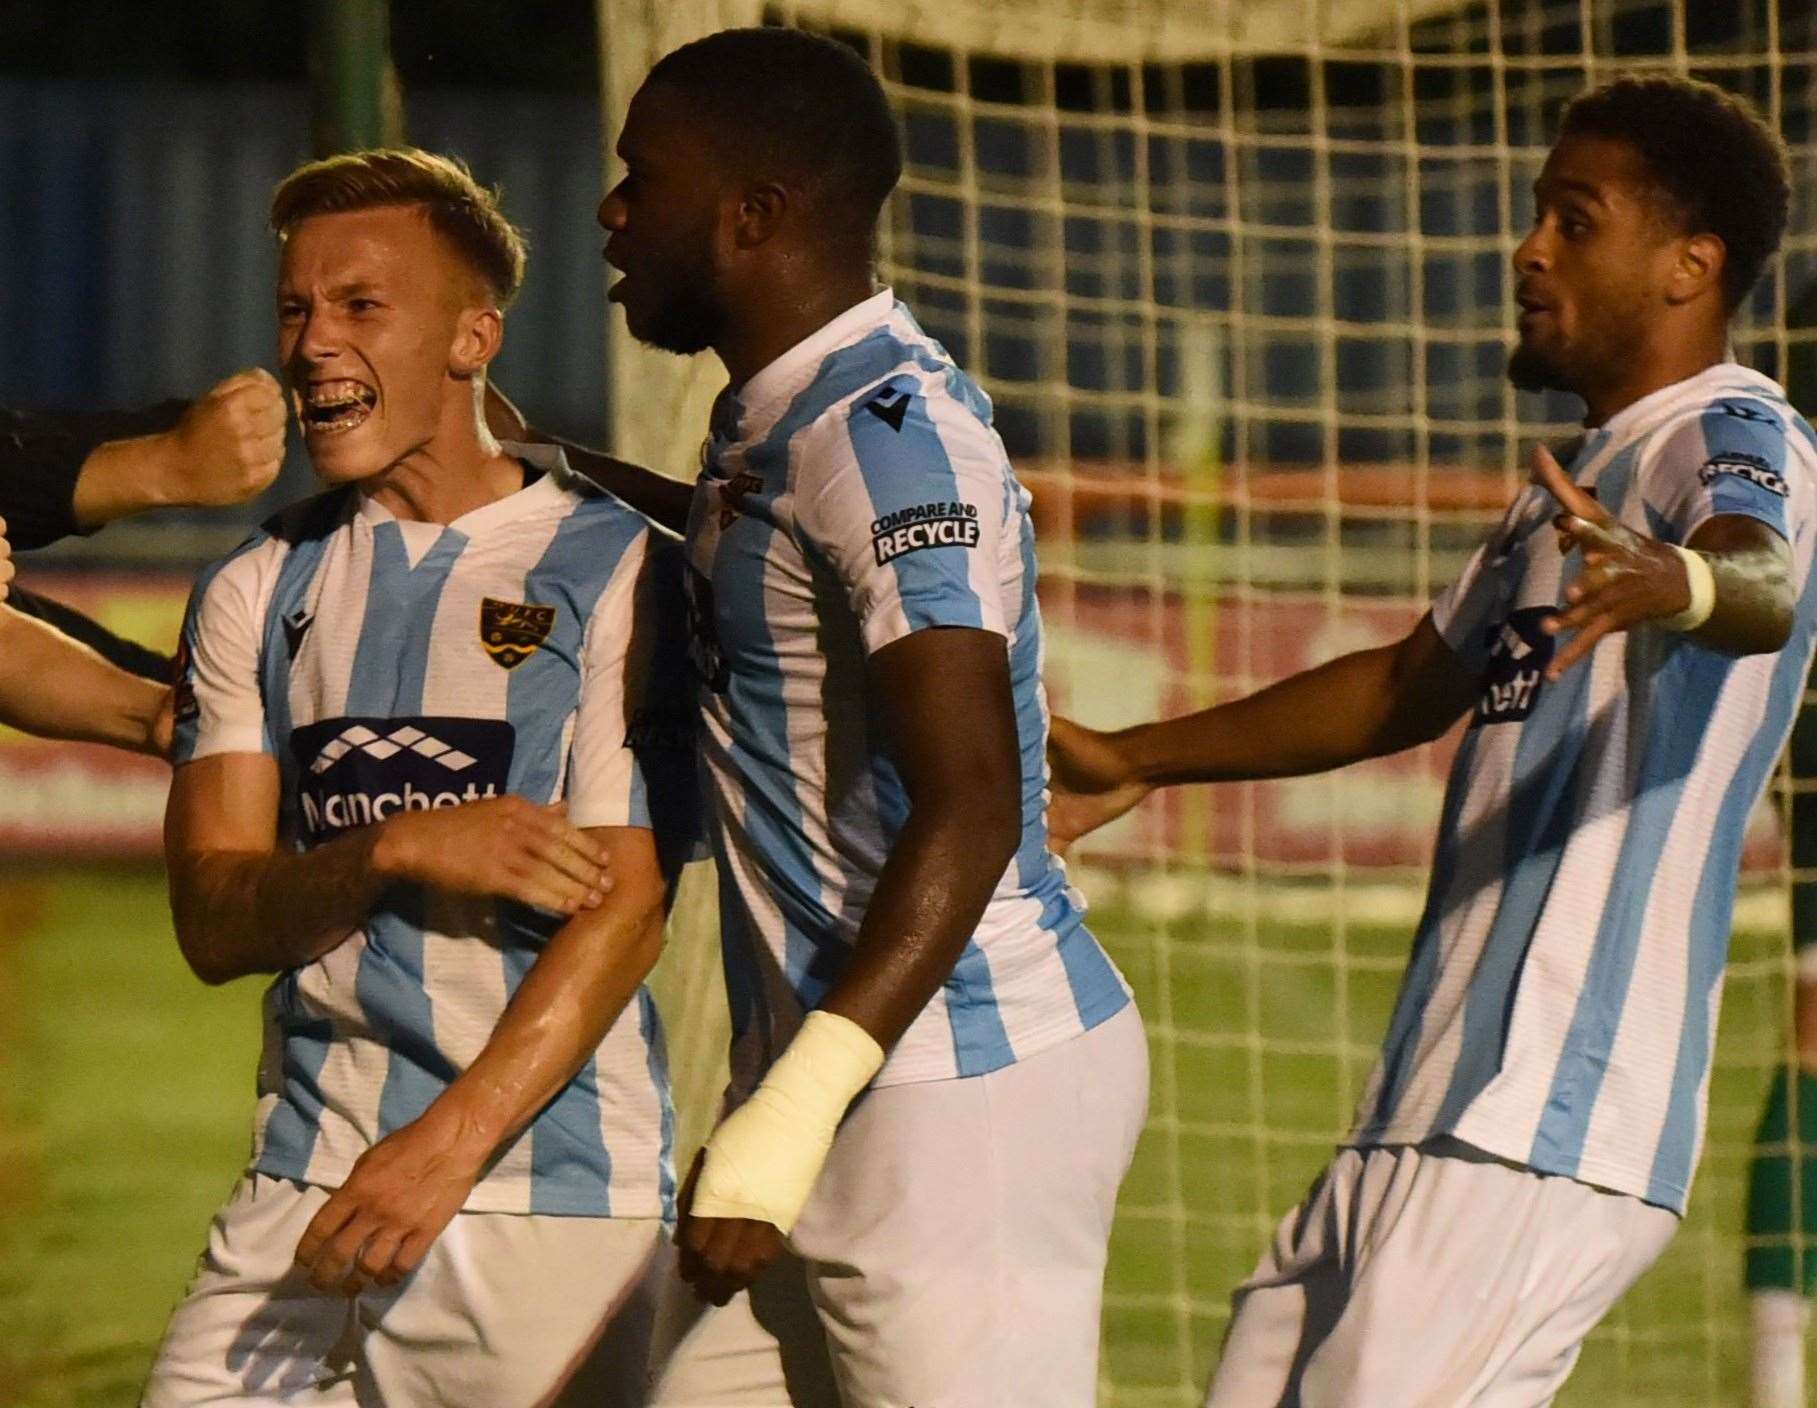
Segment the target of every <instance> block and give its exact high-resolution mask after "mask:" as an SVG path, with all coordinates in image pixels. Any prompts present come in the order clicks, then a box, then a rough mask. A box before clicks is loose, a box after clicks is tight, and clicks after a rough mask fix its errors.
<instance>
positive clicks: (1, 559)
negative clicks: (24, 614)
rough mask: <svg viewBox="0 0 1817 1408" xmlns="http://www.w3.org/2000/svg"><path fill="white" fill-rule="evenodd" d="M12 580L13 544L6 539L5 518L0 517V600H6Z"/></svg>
mask: <svg viewBox="0 0 1817 1408" xmlns="http://www.w3.org/2000/svg"><path fill="white" fill-rule="evenodd" d="M12 580H13V545H12V544H11V543H9V542H7V540H6V520H5V519H4V518H0V601H5V600H6V592H7V588H8V587H9V586H11V584H12Z"/></svg>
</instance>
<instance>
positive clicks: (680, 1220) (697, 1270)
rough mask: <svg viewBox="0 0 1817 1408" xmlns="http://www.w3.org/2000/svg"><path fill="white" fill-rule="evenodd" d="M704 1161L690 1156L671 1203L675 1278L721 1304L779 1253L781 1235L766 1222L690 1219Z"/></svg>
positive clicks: (758, 1274) (754, 1278) (762, 1269)
mask: <svg viewBox="0 0 1817 1408" xmlns="http://www.w3.org/2000/svg"><path fill="white" fill-rule="evenodd" d="M705 1157H706V1150H704V1149H702V1150H701V1151H700V1153H698V1154H696V1155H695V1156H694V1166H693V1167H692V1168H691V1169H689V1170H688V1177H687V1181H686V1182H684V1183H683V1184H682V1185H681V1196H680V1197H679V1198H678V1199H676V1204H675V1206H676V1224H675V1246H676V1250H677V1251H678V1253H679V1254H680V1266H681V1279H682V1280H684V1281H686V1282H687V1283H688V1284H689V1285H690V1286H692V1287H693V1288H694V1293H695V1294H696V1295H698V1296H699V1297H700V1298H701V1299H702V1300H704V1301H710V1302H711V1303H712V1304H714V1305H724V1304H725V1303H726V1302H727V1301H729V1300H730V1299H731V1298H732V1297H733V1296H735V1295H737V1294H738V1293H739V1292H740V1291H742V1290H744V1289H745V1288H746V1287H747V1286H749V1285H750V1284H751V1283H752V1282H753V1281H755V1280H756V1279H757V1278H758V1277H759V1276H761V1275H763V1273H764V1270H765V1269H766V1268H767V1267H768V1266H769V1264H770V1263H771V1262H773V1261H775V1260H776V1258H777V1257H778V1256H780V1255H781V1254H782V1245H783V1241H782V1233H781V1232H780V1231H778V1230H777V1229H776V1228H775V1227H774V1226H772V1225H771V1224H770V1223H767V1222H754V1221H752V1220H751V1219H750V1218H747V1217H695V1216H694V1214H693V1207H694V1186H695V1184H697V1183H698V1182H699V1181H700V1166H701V1162H702V1161H703V1160H704V1159H705Z"/></svg>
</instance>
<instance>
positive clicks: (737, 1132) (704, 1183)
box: [692, 1012, 883, 1232]
mask: <svg viewBox="0 0 1817 1408" xmlns="http://www.w3.org/2000/svg"><path fill="white" fill-rule="evenodd" d="M882 1065H883V1048H882V1047H881V1046H879V1045H878V1044H877V1043H876V1041H875V1040H874V1039H873V1038H872V1037H871V1034H870V1033H869V1032H867V1031H865V1030H864V1028H863V1027H861V1026H859V1025H858V1024H857V1023H856V1022H853V1021H850V1020H848V1019H847V1018H845V1017H841V1016H839V1015H837V1014H836V1013H832V1012H810V1013H808V1016H807V1020H806V1021H805V1022H803V1023H802V1025H801V1030H800V1031H799V1032H797V1033H796V1034H795V1039H794V1040H793V1041H791V1042H790V1043H789V1044H788V1047H787V1048H786V1049H785V1050H784V1051H783V1053H782V1055H780V1056H778V1057H777V1058H776V1064H775V1065H773V1066H771V1067H770V1073H769V1074H768V1075H766V1076H765V1077H764V1078H763V1083H762V1084H761V1085H759V1086H758V1087H757V1089H756V1090H754V1091H753V1092H752V1093H751V1098H750V1099H749V1100H747V1101H745V1102H744V1104H742V1105H740V1106H739V1107H738V1108H737V1109H736V1110H734V1111H732V1113H731V1114H729V1115H727V1116H726V1117H725V1119H724V1120H722V1121H721V1122H720V1125H719V1128H717V1129H715V1130H714V1131H713V1137H712V1138H711V1139H709V1140H707V1147H706V1156H705V1158H704V1160H703V1161H702V1163H701V1166H700V1181H699V1182H698V1183H696V1184H695V1185H694V1203H693V1207H692V1213H693V1215H694V1216H695V1217H744V1218H750V1219H751V1220H752V1221H754V1222H768V1223H771V1224H773V1225H774V1226H776V1227H778V1228H780V1229H781V1230H782V1231H784V1232H789V1231H791V1230H793V1228H794V1226H795V1219H796V1218H798V1217H800V1216H801V1208H802V1205H803V1204H804V1203H806V1202H807V1200H808V1194H809V1193H810V1192H812V1191H813V1187H814V1180H815V1179H817V1178H818V1177H820V1166H821V1165H822V1164H823V1163H825V1162H826V1156H827V1150H828V1149H830V1148H831V1147H832V1144H833V1133H834V1131H835V1130H837V1129H838V1128H839V1121H840V1120H842V1119H843V1118H845V1111H846V1107H847V1106H848V1105H850V1104H851V1103H852V1101H853V1099H854V1098H855V1097H856V1096H857V1094H858V1092H859V1091H861V1090H863V1089H864V1088H865V1086H867V1085H869V1084H870V1083H871V1077H872V1076H874V1075H876V1074H877V1070H878V1068H879V1067H880V1066H882Z"/></svg>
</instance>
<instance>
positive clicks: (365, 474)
mask: <svg viewBox="0 0 1817 1408" xmlns="http://www.w3.org/2000/svg"><path fill="white" fill-rule="evenodd" d="M324 439H325V440H326V443H323V444H317V443H316V439H315V437H305V440H304V445H305V446H306V448H307V449H308V451H309V463H310V465H311V467H312V468H314V470H315V473H316V478H318V479H320V480H321V481H322V482H323V483H324V484H337V485H338V484H357V483H359V482H360V481H361V480H362V479H370V478H372V476H373V475H375V474H378V473H380V472H381V471H382V470H383V469H384V468H385V459H384V457H383V456H382V455H378V454H374V453H372V451H371V450H370V449H368V448H366V447H362V446H358V445H346V444H342V443H340V442H339V441H338V440H337V439H335V438H332V437H324Z"/></svg>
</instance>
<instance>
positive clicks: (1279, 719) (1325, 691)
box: [1111, 645, 1457, 787]
mask: <svg viewBox="0 0 1817 1408" xmlns="http://www.w3.org/2000/svg"><path fill="white" fill-rule="evenodd" d="M1401 648H1402V647H1401V646H1399V645H1394V646H1383V647H1380V648H1378V649H1375V650H1362V651H1357V652H1356V653H1354V654H1351V655H1344V656H1340V657H1339V658H1338V659H1336V660H1332V661H1329V662H1327V663H1326V664H1323V665H1319V666H1317V667H1315V668H1313V669H1310V670H1306V671H1303V672H1302V673H1300V674H1297V675H1293V676H1290V677H1289V678H1287V679H1284V680H1282V681H1280V682H1279V683H1278V684H1273V685H1270V686H1269V687H1268V688H1266V689H1263V690H1260V691H1258V692H1257V693H1255V694H1252V695H1249V696H1247V697H1246V698H1243V699H1238V700H1234V701H1232V702H1231V703H1229V704H1220V705H1217V706H1215V707H1214V708H1210V709H1205V710H1202V711H1201V712H1199V713H1196V714H1186V715H1183V716H1181V717H1180V718H1175V719H1163V720H1161V721H1159V722H1157V723H1152V724H1142V725H1139V726H1137V727H1135V728H1130V729H1125V730H1123V731H1122V732H1120V733H1117V734H1113V735H1111V740H1112V743H1113V746H1115V747H1116V749H1117V751H1118V752H1119V753H1120V754H1121V755H1122V757H1123V758H1124V760H1125V762H1126V763H1127V764H1128V766H1129V769H1130V773H1131V776H1132V777H1134V778H1136V779H1138V780H1140V781H1141V782H1143V783H1145V784H1146V785H1148V786H1149V787H1166V786H1172V785H1174V784H1177V783H1183V782H1243V781H1251V780H1255V779H1259V778H1271V777H1297V776H1301V775H1304V774H1307V773H1317V772H1325V771H1327V770H1329V769H1331V768H1339V767H1344V766H1345V765H1347V764H1349V763H1355V762H1361V761H1362V760H1363V759H1365V758H1375V757H1381V756H1383V755H1384V754H1388V753H1395V752H1399V751H1400V750H1401V749H1403V748H1410V747H1412V746H1414V745H1415V744H1418V743H1424V742H1427V741H1429V740H1430V739H1432V738H1435V737H1437V736H1438V734H1439V733H1442V732H1443V731H1444V729H1445V728H1446V727H1447V726H1448V725H1449V723H1450V722H1451V721H1452V720H1454V719H1455V718H1456V717H1457V712H1456V711H1455V710H1450V711H1446V710H1430V709H1428V708H1426V707H1424V704H1423V702H1422V701H1420V700H1418V699H1417V698H1414V697H1412V691H1410V690H1408V689H1406V688H1405V687H1404V685H1405V683H1406V682H1405V680H1404V679H1403V678H1402V661H1401V660H1400V658H1399V652H1400V650H1401Z"/></svg>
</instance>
